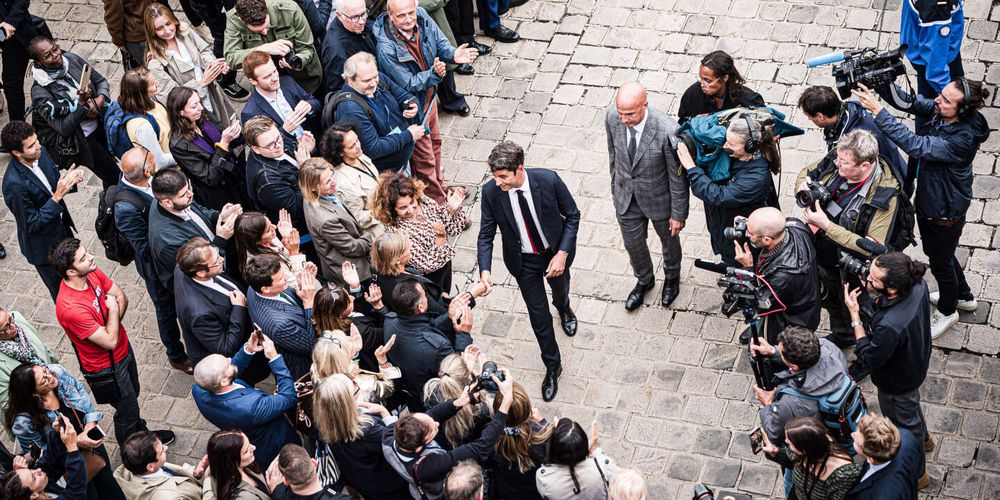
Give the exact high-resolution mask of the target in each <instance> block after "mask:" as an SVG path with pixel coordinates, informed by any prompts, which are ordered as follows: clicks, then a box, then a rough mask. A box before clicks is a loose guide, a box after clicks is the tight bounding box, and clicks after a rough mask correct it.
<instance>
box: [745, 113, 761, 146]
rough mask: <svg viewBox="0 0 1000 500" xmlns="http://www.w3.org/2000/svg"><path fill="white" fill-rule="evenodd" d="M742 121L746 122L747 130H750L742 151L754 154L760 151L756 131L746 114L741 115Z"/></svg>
mask: <svg viewBox="0 0 1000 500" xmlns="http://www.w3.org/2000/svg"><path fill="white" fill-rule="evenodd" d="M743 120H745V121H746V122H747V128H749V129H750V137H749V138H748V139H747V142H746V144H744V145H743V150H744V151H746V152H747V154H756V153H757V151H760V138H759V137H757V131H756V130H754V128H753V120H751V119H750V116H749V115H748V114H746V113H744V114H743Z"/></svg>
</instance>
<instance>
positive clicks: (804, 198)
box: [795, 189, 816, 208]
mask: <svg viewBox="0 0 1000 500" xmlns="http://www.w3.org/2000/svg"><path fill="white" fill-rule="evenodd" d="M815 203H816V198H815V197H813V192H812V191H810V190H808V189H805V190H802V191H799V192H798V193H795V204H796V205H798V206H799V208H806V207H812V206H813V205H814V204H815Z"/></svg>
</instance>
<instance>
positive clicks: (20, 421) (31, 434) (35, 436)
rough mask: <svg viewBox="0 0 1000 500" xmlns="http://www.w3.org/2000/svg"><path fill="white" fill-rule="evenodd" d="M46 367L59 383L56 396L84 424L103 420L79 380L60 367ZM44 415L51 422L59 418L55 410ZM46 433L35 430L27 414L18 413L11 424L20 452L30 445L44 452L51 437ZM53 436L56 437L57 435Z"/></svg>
mask: <svg viewBox="0 0 1000 500" xmlns="http://www.w3.org/2000/svg"><path fill="white" fill-rule="evenodd" d="M47 366H48V368H49V371H51V372H52V375H53V376H54V377H55V378H56V380H57V381H58V382H59V385H58V386H56V394H58V396H59V399H60V400H61V401H62V402H63V403H65V404H66V405H67V406H69V407H71V408H73V409H75V410H76V411H78V412H80V413H83V414H84V417H83V423H84V424H89V423H90V422H100V421H101V419H103V418H104V414H103V413H101V412H99V411H97V410H95V409H94V405H93V403H91V401H90V396H89V395H87V389H85V388H84V387H83V384H82V383H80V381H79V380H77V379H76V378H75V377H73V376H72V375H70V374H69V372H67V371H66V369H65V368H63V367H62V365H47ZM45 413H46V414H47V415H48V416H49V418H50V419H51V420H52V421H53V422H54V421H55V419H56V418H57V417H58V416H59V412H58V411H56V410H47V411H46V412H45ZM48 431H49V429H36V428H35V425H34V424H33V423H31V417H29V416H28V414H27V413H18V414H17V415H15V416H14V421H13V422H12V423H11V434H13V435H14V438H16V439H17V444H18V445H20V447H21V450H22V451H27V450H28V448H29V447H30V446H31V445H32V444H34V445H36V446H38V448H40V449H42V450H45V449H46V448H47V447H48V445H49V443H48V442H47V441H46V439H47V436H52V435H53V434H49V432H48ZM54 435H55V436H58V433H56V434H54Z"/></svg>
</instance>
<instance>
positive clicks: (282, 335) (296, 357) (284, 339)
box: [247, 288, 316, 380]
mask: <svg viewBox="0 0 1000 500" xmlns="http://www.w3.org/2000/svg"><path fill="white" fill-rule="evenodd" d="M285 293H289V294H292V295H295V290H293V289H291V288H289V289H288V290H287V291H286V292H285ZM296 300H297V298H296ZM247 309H249V310H250V319H251V320H252V321H253V322H254V323H256V324H257V326H259V327H260V329H261V331H263V332H264V335H267V336H268V337H270V338H271V340H273V341H274V346H275V347H277V348H278V352H280V353H281V356H282V357H283V358H285V363H286V364H287V365H288V370H289V371H290V372H291V374H292V377H293V378H295V380H298V379H299V377H301V376H303V375H305V374H307V373H309V369H310V368H311V367H312V351H313V346H315V345H316V329H315V328H314V327H313V322H312V315H313V310H312V309H311V308H310V309H303V308H302V307H293V306H292V305H290V304H287V303H285V302H283V301H279V300H272V299H269V298H266V297H261V296H260V295H258V294H257V292H256V291H255V290H254V289H253V288H250V289H247Z"/></svg>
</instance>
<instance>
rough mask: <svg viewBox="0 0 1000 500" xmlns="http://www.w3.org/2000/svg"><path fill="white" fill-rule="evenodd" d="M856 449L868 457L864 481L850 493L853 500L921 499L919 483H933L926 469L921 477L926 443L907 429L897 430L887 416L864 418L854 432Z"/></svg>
mask: <svg viewBox="0 0 1000 500" xmlns="http://www.w3.org/2000/svg"><path fill="white" fill-rule="evenodd" d="M851 437H852V438H853V439H854V451H856V452H858V456H860V457H861V458H863V459H865V463H864V465H863V466H862V469H861V480H860V481H859V482H858V484H856V485H855V486H854V488H853V489H851V491H850V492H849V493H848V495H847V498H849V499H851V500H911V499H914V498H917V489H918V484H919V487H920V488H925V487H927V485H929V484H930V478H929V477H927V474H926V472H925V473H924V476H923V477H921V474H920V472H921V465H922V464H923V461H924V458H923V450H922V449H921V448H922V447H923V443H921V442H920V440H919V439H917V438H916V437H915V436H914V435H913V433H911V432H910V431H908V430H906V429H897V428H896V426H895V425H894V424H893V423H892V421H891V420H889V419H888V418H886V417H883V416H881V415H875V414H872V413H869V414H868V415H865V416H863V417H861V421H860V422H859V423H858V430H856V431H854V432H853V433H852V434H851Z"/></svg>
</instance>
